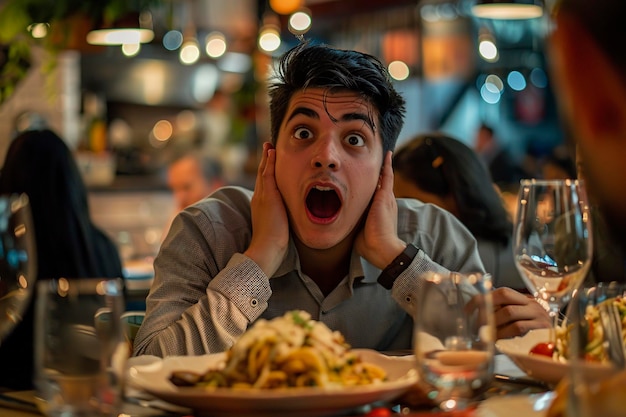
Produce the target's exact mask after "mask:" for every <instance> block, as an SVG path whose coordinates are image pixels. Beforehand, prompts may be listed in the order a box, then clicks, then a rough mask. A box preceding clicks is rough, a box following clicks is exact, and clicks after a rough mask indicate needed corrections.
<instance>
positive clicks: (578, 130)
mask: <svg viewBox="0 0 626 417" xmlns="http://www.w3.org/2000/svg"><path fill="white" fill-rule="evenodd" d="M625 13H626V2H624V1H623V0H596V1H589V0H562V1H560V2H559V4H557V7H556V10H555V30H554V32H553V33H552V35H551V37H550V39H549V54H550V55H549V56H550V57H551V59H552V62H551V71H552V79H553V82H554V83H555V89H556V92H557V97H558V99H559V105H560V110H561V112H562V115H563V116H564V119H565V121H566V123H567V124H568V125H569V132H570V133H571V134H572V136H573V137H574V139H575V141H576V143H577V147H578V148H577V151H578V152H579V153H580V156H581V157H582V159H583V160H584V177H585V179H586V181H587V186H588V188H589V190H590V193H591V194H592V195H593V196H594V198H595V199H596V200H597V201H598V204H599V206H600V209H601V210H602V212H603V214H604V216H605V219H606V221H607V224H609V225H610V229H611V231H612V232H613V235H614V236H615V239H616V240H617V241H618V242H619V243H620V245H621V246H622V249H626V54H624V43H625V42H626V31H624V28H623V22H622V19H623V16H624V15H625Z"/></svg>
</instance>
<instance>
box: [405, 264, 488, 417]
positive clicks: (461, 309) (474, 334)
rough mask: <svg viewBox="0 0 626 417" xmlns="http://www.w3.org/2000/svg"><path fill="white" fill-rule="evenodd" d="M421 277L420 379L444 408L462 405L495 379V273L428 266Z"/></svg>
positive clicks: (417, 331)
mask: <svg viewBox="0 0 626 417" xmlns="http://www.w3.org/2000/svg"><path fill="white" fill-rule="evenodd" d="M421 278H422V279H423V282H424V286H423V288H422V291H421V294H420V297H419V300H418V304H417V306H418V307H417V311H416V316H415V332H414V337H415V340H414V346H415V358H416V366H417V371H418V374H419V376H420V381H421V383H422V384H423V385H424V389H425V390H426V392H427V396H428V398H430V399H432V400H434V401H435V402H436V403H437V405H438V406H439V408H441V409H442V410H444V411H452V410H462V409H464V408H466V407H467V406H468V405H469V404H470V403H472V402H473V401H475V400H478V399H479V398H480V396H481V395H482V394H483V393H484V392H485V391H486V390H487V389H488V387H489V385H490V382H491V380H492V375H493V367H494V359H493V358H494V351H495V346H494V340H495V334H496V332H495V324H494V323H495V319H494V315H493V301H492V297H491V290H492V280H491V275H489V274H481V273H468V274H463V273H457V272H451V273H449V274H440V273H435V272H428V273H426V274H424V275H423V276H422V277H421ZM443 317H445V320H442V318H443Z"/></svg>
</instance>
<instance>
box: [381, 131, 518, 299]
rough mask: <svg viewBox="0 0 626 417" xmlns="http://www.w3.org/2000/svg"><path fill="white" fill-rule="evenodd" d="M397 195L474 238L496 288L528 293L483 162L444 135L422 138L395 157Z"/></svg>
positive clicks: (510, 228)
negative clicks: (439, 213)
mask: <svg viewBox="0 0 626 417" xmlns="http://www.w3.org/2000/svg"><path fill="white" fill-rule="evenodd" d="M393 170H394V187H393V190H394V194H395V195H396V197H397V198H416V199H418V200H420V201H422V202H424V203H432V204H436V205H438V206H439V207H442V208H444V209H446V210H447V211H449V212H450V213H452V214H454V215H455V216H456V217H457V218H458V219H459V220H461V222H462V223H463V224H464V225H465V226H466V227H467V228H468V229H469V230H470V232H472V234H473V235H474V238H476V240H477V242H478V251H479V253H480V257H481V259H482V261H483V264H484V265H485V270H486V271H487V272H489V273H491V274H492V275H493V277H494V282H495V285H496V286H497V287H511V288H515V289H518V290H525V289H526V286H525V284H524V282H523V280H522V278H521V276H520V275H519V272H518V271H517V269H516V267H515V263H514V261H513V250H512V247H511V243H512V242H511V240H512V239H511V234H512V231H513V225H512V223H511V219H510V217H509V214H508V212H507V210H506V208H505V206H504V202H503V200H502V197H501V195H500V193H499V191H498V189H497V187H496V186H495V185H494V184H493V182H492V178H491V175H490V174H489V171H488V170H487V168H486V166H485V164H484V163H483V162H482V161H481V159H480V157H479V156H478V155H477V154H476V152H474V151H473V150H472V149H471V148H470V147H468V146H467V145H465V144H464V143H462V142H460V141H458V140H456V139H454V138H452V137H449V136H445V135H444V134H441V133H432V134H423V135H418V136H416V137H414V138H413V139H411V140H410V141H409V142H407V143H405V144H404V145H403V146H402V147H401V148H399V149H397V150H396V152H395V154H394V157H393Z"/></svg>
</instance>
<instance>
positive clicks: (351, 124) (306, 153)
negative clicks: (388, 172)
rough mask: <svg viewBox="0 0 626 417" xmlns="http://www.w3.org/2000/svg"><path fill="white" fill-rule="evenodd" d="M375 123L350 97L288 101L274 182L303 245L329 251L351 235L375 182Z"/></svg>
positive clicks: (320, 95) (378, 146) (311, 93)
mask: <svg viewBox="0 0 626 417" xmlns="http://www.w3.org/2000/svg"><path fill="white" fill-rule="evenodd" d="M377 123H378V113H377V112H376V111H375V109H374V108H373V106H372V105H370V104H369V103H367V102H365V101H364V100H363V99H362V98H361V97H359V95H358V94H356V93H353V92H348V91H345V92H337V93H332V94H329V93H328V92H327V91H326V90H324V89H319V88H311V89H307V90H305V91H301V92H298V93H296V94H294V95H293V97H292V98H291V101H290V103H289V106H288V108H287V112H286V113H285V118H284V120H283V121H282V124H281V126H280V131H279V135H278V140H277V142H276V183H277V185H278V189H279V191H280V193H281V195H282V197H283V200H284V202H285V205H286V207H287V213H288V216H289V221H290V226H291V230H292V231H293V232H294V234H295V236H296V238H297V239H298V240H299V241H301V242H302V243H303V244H304V245H306V246H308V247H310V248H314V249H329V248H332V247H334V246H335V245H337V244H338V243H340V242H342V241H343V240H344V239H346V238H347V237H349V236H350V235H353V231H355V229H356V227H357V226H358V224H359V222H360V220H361V218H362V216H363V213H364V212H365V211H366V210H367V208H368V205H369V203H370V200H371V198H372V195H373V194H374V191H375V190H376V187H377V185H378V182H379V177H380V171H381V167H382V156H383V155H382V154H383V152H382V141H381V138H380V134H379V130H380V127H379V126H378V125H377ZM375 124H376V125H375Z"/></svg>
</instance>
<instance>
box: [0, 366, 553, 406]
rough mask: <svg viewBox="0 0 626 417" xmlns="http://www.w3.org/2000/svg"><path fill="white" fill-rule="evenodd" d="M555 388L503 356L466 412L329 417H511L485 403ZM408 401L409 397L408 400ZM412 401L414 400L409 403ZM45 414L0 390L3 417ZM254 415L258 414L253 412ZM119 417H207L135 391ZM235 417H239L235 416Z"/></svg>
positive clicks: (30, 395)
mask: <svg viewBox="0 0 626 417" xmlns="http://www.w3.org/2000/svg"><path fill="white" fill-rule="evenodd" d="M553 388H554V387H553V386H550V385H548V384H545V383H543V382H541V381H538V380H535V379H533V378H530V377H527V376H526V375H525V374H524V373H523V372H522V371H521V370H520V369H519V368H517V367H516V366H515V365H514V364H513V362H512V361H511V360H510V359H509V358H508V357H506V356H505V355H503V354H499V355H496V364H495V373H494V376H493V380H492V383H491V385H490V387H489V389H488V390H487V392H486V393H485V394H484V398H483V399H481V400H480V401H477V402H476V403H475V404H473V405H472V406H470V407H469V408H467V409H465V410H460V411H448V412H444V411H439V410H436V409H435V408H434V407H433V406H432V405H428V404H426V403H421V404H418V405H416V404H415V403H411V404H410V405H408V404H406V403H404V404H403V403H399V402H397V401H394V403H389V404H388V403H385V404H374V405H364V406H363V407H361V408H359V409H358V410H347V411H345V412H342V413H340V414H335V415H330V416H328V417H394V416H398V417H400V416H404V417H482V416H483V415H488V417H509V415H510V413H508V412H507V411H510V409H507V406H506V404H507V403H506V402H503V404H504V406H501V407H500V409H504V410H503V412H502V413H499V412H498V411H493V410H491V411H490V412H489V413H486V414H485V413H481V412H480V408H481V404H482V403H483V402H487V401H493V400H494V399H498V400H500V399H501V400H508V399H509V398H516V397H517V398H526V397H529V396H542V395H543V396H545V398H547V400H549V399H550V398H551V397H550V396H551V395H552V394H553V391H552V389H553ZM405 398H406V397H405ZM409 402H410V401H409ZM43 415H44V414H43V413H42V412H41V411H40V409H39V408H38V407H37V399H36V396H35V392H34V391H8V390H4V391H2V390H0V416H2V417H36V416H39V417H41V416H43ZM251 415H254V414H253V413H251ZM119 416H123V417H205V415H203V414H201V413H194V411H193V410H191V409H187V408H185V407H181V406H178V405H175V404H170V403H167V402H165V401H162V400H160V399H159V398H156V397H153V396H151V395H148V394H146V393H142V392H139V391H137V390H134V389H131V390H128V389H127V391H126V395H125V399H124V402H123V404H122V407H121V412H120V414H119ZM233 417H235V416H233Z"/></svg>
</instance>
